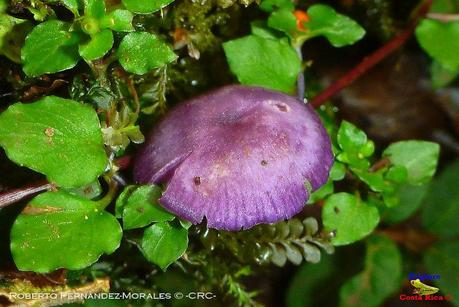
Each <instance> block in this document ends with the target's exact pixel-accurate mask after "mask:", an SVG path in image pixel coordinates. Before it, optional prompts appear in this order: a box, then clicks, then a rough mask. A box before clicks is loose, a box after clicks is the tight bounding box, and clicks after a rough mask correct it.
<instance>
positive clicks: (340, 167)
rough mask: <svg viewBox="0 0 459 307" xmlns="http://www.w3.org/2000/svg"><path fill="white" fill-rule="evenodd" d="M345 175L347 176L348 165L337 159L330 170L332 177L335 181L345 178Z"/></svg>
mask: <svg viewBox="0 0 459 307" xmlns="http://www.w3.org/2000/svg"><path fill="white" fill-rule="evenodd" d="M344 176H346V167H345V166H344V164H343V163H340V162H338V161H335V162H334V163H333V166H332V168H331V170H330V179H331V180H333V181H339V180H342V179H344Z"/></svg>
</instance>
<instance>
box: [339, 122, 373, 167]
mask: <svg viewBox="0 0 459 307" xmlns="http://www.w3.org/2000/svg"><path fill="white" fill-rule="evenodd" d="M337 142H338V145H339V146H340V148H341V150H342V151H343V152H341V153H339V154H338V155H337V159H338V161H341V162H343V163H346V164H349V165H351V166H353V167H354V168H360V169H366V168H368V167H369V161H368V160H367V159H366V157H369V156H371V155H372V154H373V151H374V143H373V141H371V140H368V139H367V135H366V134H365V132H363V131H362V130H360V129H359V128H357V127H356V126H354V125H353V124H351V123H350V122H348V121H345V120H344V121H342V122H341V125H340V127H339V130H338V133H337Z"/></svg>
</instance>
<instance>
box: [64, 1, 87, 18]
mask: <svg viewBox="0 0 459 307" xmlns="http://www.w3.org/2000/svg"><path fill="white" fill-rule="evenodd" d="M60 2H61V3H62V4H63V5H64V6H65V7H66V8H68V9H69V10H70V12H72V13H73V15H75V16H79V15H80V14H79V12H78V11H79V10H80V9H81V8H82V3H81V1H80V0H60Z"/></svg>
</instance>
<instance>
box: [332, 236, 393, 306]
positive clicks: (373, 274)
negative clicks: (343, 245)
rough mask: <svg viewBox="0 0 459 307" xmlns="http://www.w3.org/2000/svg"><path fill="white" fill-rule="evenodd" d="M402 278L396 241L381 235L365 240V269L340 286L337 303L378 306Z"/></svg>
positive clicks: (391, 292) (342, 304)
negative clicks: (338, 301)
mask: <svg viewBox="0 0 459 307" xmlns="http://www.w3.org/2000/svg"><path fill="white" fill-rule="evenodd" d="M401 282H402V256H401V254H400V251H399V250H398V248H397V245H396V244H395V243H394V242H393V241H391V240H389V239H388V238H386V237H384V236H371V237H369V238H368V240H367V250H366V255H365V269H364V270H363V272H361V273H359V274H357V275H356V276H354V277H353V278H351V279H350V280H349V281H348V282H346V283H345V284H344V285H343V286H342V287H341V289H340V293H339V294H340V295H339V296H340V306H342V307H344V306H352V307H358V306H362V307H372V306H380V305H381V304H382V303H383V302H384V300H385V299H386V298H387V297H389V296H390V295H391V294H393V293H395V292H396V291H397V290H398V289H399V288H400V286H401Z"/></svg>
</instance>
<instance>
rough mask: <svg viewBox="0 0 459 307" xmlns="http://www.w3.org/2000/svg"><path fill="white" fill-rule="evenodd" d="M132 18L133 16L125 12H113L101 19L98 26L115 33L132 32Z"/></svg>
mask: <svg viewBox="0 0 459 307" xmlns="http://www.w3.org/2000/svg"><path fill="white" fill-rule="evenodd" d="M133 17H134V15H132V13H131V12H129V11H127V10H114V11H113V12H111V13H110V14H108V15H106V16H104V17H103V18H102V20H101V22H100V26H101V27H102V28H109V29H112V30H113V31H117V32H131V31H134V26H133V25H132V18H133Z"/></svg>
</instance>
